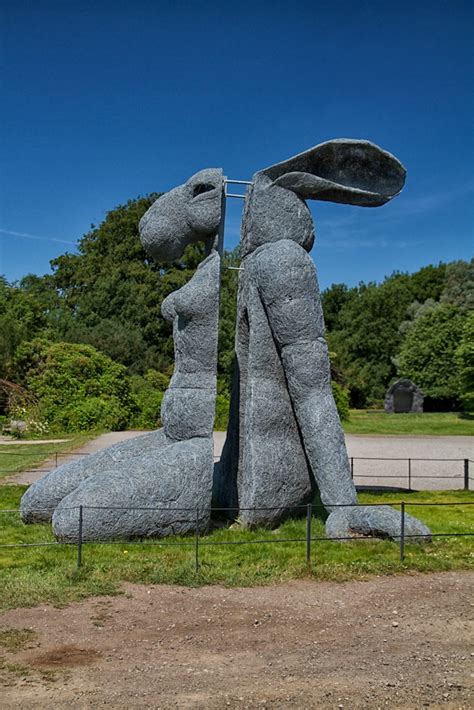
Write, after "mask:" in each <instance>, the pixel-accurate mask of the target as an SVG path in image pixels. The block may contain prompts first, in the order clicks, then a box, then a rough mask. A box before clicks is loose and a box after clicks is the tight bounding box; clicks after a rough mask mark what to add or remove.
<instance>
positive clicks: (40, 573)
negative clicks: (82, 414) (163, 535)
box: [0, 486, 474, 608]
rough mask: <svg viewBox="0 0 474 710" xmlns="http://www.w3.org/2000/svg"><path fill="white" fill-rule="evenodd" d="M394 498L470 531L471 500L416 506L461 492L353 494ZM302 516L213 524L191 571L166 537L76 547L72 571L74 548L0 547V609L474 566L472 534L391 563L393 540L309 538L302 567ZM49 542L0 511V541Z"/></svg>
mask: <svg viewBox="0 0 474 710" xmlns="http://www.w3.org/2000/svg"><path fill="white" fill-rule="evenodd" d="M24 490H26V486H2V487H0V508H3V509H4V510H6V509H16V508H18V504H19V501H20V497H21V495H22V493H23V491H24ZM402 498H403V499H404V500H405V501H406V502H407V507H406V510H407V512H410V513H412V514H414V515H416V516H417V517H419V518H420V519H421V520H423V521H424V522H426V523H427V524H428V525H429V526H430V527H431V529H432V531H433V532H445V533H446V532H461V533H466V532H474V505H473V506H470V505H459V506H453V507H450V506H441V507H433V506H420V507H416V506H413V505H410V503H413V502H414V501H419V502H420V501H421V502H427V501H430V502H461V503H467V502H474V493H473V492H469V491H466V492H465V491H453V492H449V491H436V492H425V493H413V494H411V495H410V494H403V496H402V495H401V494H398V493H384V494H368V493H365V494H360V496H359V499H360V502H364V503H373V502H393V503H395V502H396V501H400V500H401V499H402ZM312 534H313V537H322V536H324V524H323V521H322V519H318V518H315V519H314V520H313V530H312ZM304 537H305V520H289V521H287V522H286V523H284V524H283V525H281V526H280V527H279V528H278V529H277V530H272V531H271V530H264V529H261V530H255V531H252V532H249V531H245V530H238V529H233V530H229V529H224V528H221V529H216V530H214V531H212V532H210V533H209V534H208V535H206V536H203V537H202V538H201V539H200V550H199V558H200V569H199V571H198V572H197V573H196V572H195V569H194V556H195V549H194V539H193V537H188V538H181V539H178V538H168V539H167V542H186V543H188V544H187V545H186V546H183V547H179V546H169V547H166V546H164V545H160V544H151V543H148V544H146V543H136V544H133V543H130V542H128V543H127V542H123V543H117V544H107V545H97V544H90V543H89V544H87V545H84V547H83V566H82V567H81V569H80V570H77V569H76V558H77V548H76V547H75V546H66V545H63V546H60V545H57V546H56V545H53V546H49V547H48V546H44V547H29V548H0V569H1V572H0V575H1V578H2V583H1V594H0V600H1V602H0V604H1V607H2V608H11V607H21V606H33V605H36V604H40V603H45V602H50V603H53V604H56V605H61V604H66V603H68V602H70V601H73V600H78V599H81V598H84V597H88V596H91V595H103V594H115V593H118V592H119V591H120V588H121V584H122V583H123V582H141V583H145V584H157V583H168V584H183V585H189V586H197V585H202V584H223V585H226V586H250V585H259V584H260V585H261V584H273V583H276V582H280V581H288V580H291V579H301V578H307V579H309V578H312V579H318V580H333V581H342V580H347V579H354V578H358V579H363V578H365V577H367V576H369V575H374V574H398V573H401V572H412V571H419V572H428V571H440V570H454V569H472V568H474V545H473V541H474V538H472V537H458V538H434V539H433V542H431V543H430V544H426V545H415V544H407V545H406V548H405V549H406V557H405V560H404V561H403V562H400V560H399V546H398V543H396V542H389V541H383V540H359V541H353V542H349V543H347V542H346V543H341V542H326V541H316V540H315V541H313V543H312V563H311V565H310V566H309V567H308V565H307V564H306V559H305V542H304ZM288 538H302V541H298V542H289V543H283V542H282V543H280V544H239V545H235V546H234V545H227V546H225V545H221V546H219V545H215V546H211V545H206V544H205V543H210V542H214V543H215V542H224V541H229V540H232V541H235V542H247V543H251V542H252V541H256V540H262V539H265V540H278V539H288ZM19 542H23V543H33V542H53V537H52V534H51V530H50V526H49V525H28V526H26V525H23V524H22V523H21V522H20V520H19V517H18V514H17V513H3V514H2V513H0V544H5V543H7V544H8V543H10V544H11V543H19Z"/></svg>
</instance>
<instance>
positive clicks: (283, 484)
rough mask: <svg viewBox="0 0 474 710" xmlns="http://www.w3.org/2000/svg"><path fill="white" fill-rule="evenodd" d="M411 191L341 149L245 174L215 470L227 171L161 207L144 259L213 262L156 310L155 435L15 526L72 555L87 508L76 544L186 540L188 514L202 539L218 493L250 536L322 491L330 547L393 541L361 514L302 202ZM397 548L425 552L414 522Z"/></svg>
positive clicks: (80, 477) (370, 200)
mask: <svg viewBox="0 0 474 710" xmlns="http://www.w3.org/2000/svg"><path fill="white" fill-rule="evenodd" d="M404 180H405V169H404V168H403V166H402V165H401V164H400V163H399V161H398V160H397V159H396V158H395V157H394V156H393V155H391V154H390V153H387V152H385V151H383V150H381V149H380V148H379V147H378V146H376V145H374V144H373V143H370V142H369V141H356V140H348V139H341V140H335V141H328V142H326V143H322V144H321V145H318V146H315V147H314V148H311V149H310V150H308V151H305V152H304V153H301V154H299V155H297V156H294V157H293V158H290V159H289V160H286V161H284V162H282V163H278V164H276V165H273V166H271V167H269V168H266V169H264V170H262V171H260V172H258V173H256V174H255V175H254V178H253V181H252V184H251V186H250V188H249V190H248V192H247V195H246V198H245V205H244V216H243V222H242V234H241V253H242V256H243V260H242V264H241V266H242V270H241V271H240V272H239V273H240V281H239V291H238V303H237V327H236V367H235V373H234V382H233V391H232V400H231V411H230V421H229V429H228V435H227V440H226V443H225V446H224V450H223V453H222V457H221V460H220V462H219V463H218V464H217V465H216V466H213V447H212V428H213V421H214V407H215V397H216V370H217V332H218V309H219V281H220V278H219V277H220V257H219V250H220V249H221V247H222V227H223V222H222V219H223V205H224V197H223V190H224V179H223V175H222V171H221V170H219V169H215V168H212V169H207V170H202V171H201V172H199V173H197V174H196V175H194V176H193V177H192V178H191V179H190V180H188V181H187V182H186V183H185V184H184V185H182V186H180V187H178V188H175V189H174V190H172V191H171V192H169V193H167V194H166V195H164V196H163V197H161V198H159V199H158V200H157V201H156V202H155V203H154V204H153V205H152V206H151V207H150V209H149V210H148V212H147V213H146V214H145V215H144V216H143V218H142V220H141V222H140V235H141V239H142V243H143V245H144V247H145V249H146V250H147V252H148V253H149V254H150V255H152V256H153V257H154V258H155V259H157V260H169V261H172V260H174V259H177V258H178V257H179V256H180V255H181V254H182V252H183V250H184V248H185V247H186V245H187V244H190V243H193V242H196V241H205V242H206V245H207V250H208V256H207V258H206V259H205V260H204V261H203V262H202V263H201V264H200V266H199V267H198V269H197V271H196V273H195V275H194V276H193V278H192V279H191V280H190V281H189V282H188V283H187V284H186V285H185V286H184V287H183V288H181V289H180V290H179V291H176V292H175V293H173V294H171V295H170V296H168V298H166V299H165V301H164V302H163V304H162V312H163V315H164V317H165V318H167V319H168V320H170V321H171V322H172V323H173V337H174V345H175V371H174V374H173V377H172V379H171V382H170V387H169V389H168V390H167V392H166V394H165V397H164V399H163V405H162V420H163V429H161V430H159V431H158V432H154V433H152V434H150V435H148V436H145V437H141V438H140V439H136V440H132V441H129V442H125V443H122V444H117V445H115V446H113V447H110V448H109V449H108V450H105V451H102V452H100V453H99V454H96V455H95V456H92V457H90V458H88V459H85V460H82V461H79V462H74V463H72V464H68V465H65V466H62V467H61V468H59V469H57V470H56V471H54V472H53V473H51V474H50V475H49V476H47V477H46V478H45V479H42V480H40V481H38V482H37V483H36V484H34V485H33V486H32V487H31V488H30V489H29V491H28V492H27V493H26V494H25V496H24V497H23V500H22V515H23V519H24V520H25V521H28V522H32V521H37V520H45V519H49V518H50V517H51V514H52V522H53V529H54V532H55V534H56V536H57V537H58V538H59V539H62V540H67V541H75V540H77V537H78V529H79V515H78V511H79V507H80V506H83V528H82V530H83V537H84V539H85V540H99V539H100V540H110V539H116V538H134V537H147V536H158V537H160V536H164V535H169V534H185V533H187V532H190V531H191V530H194V529H195V524H196V510H197V511H198V514H199V526H200V529H201V530H204V529H205V528H206V526H207V525H208V522H209V507H210V504H211V493H212V494H213V498H214V504H215V505H216V504H217V505H219V506H222V507H225V508H227V509H229V510H228V513H229V516H230V517H233V516H236V515H238V516H239V518H240V520H241V521H242V523H244V524H245V525H248V526H256V525H262V524H263V525H275V524H277V523H278V522H279V521H281V520H282V519H284V518H285V517H287V516H288V515H290V514H292V513H294V512H296V511H298V510H300V507H302V506H304V505H305V504H306V503H307V502H309V501H311V500H312V499H313V498H314V495H315V493H316V492H317V491H318V492H319V495H320V497H321V501H322V503H323V505H324V506H325V508H326V510H327V511H328V513H329V517H328V520H327V524H326V530H327V534H328V535H329V536H330V537H334V538H341V537H342V538H344V537H354V536H358V535H364V536H380V537H392V538H397V537H398V536H399V534H400V515H399V513H398V512H397V511H395V510H393V509H391V508H388V507H383V506H377V507H368V506H357V496H356V491H355V487H354V485H353V482H352V479H351V475H350V468H349V461H348V457H347V452H346V448H345V442H344V435H343V431H342V427H341V425H340V422H339V417H338V414H337V410H336V406H335V403H334V399H333V396H332V389H331V378H330V367H329V358H328V352H327V345H326V342H325V339H324V320H323V314H322V308H321V301H320V296H319V289H318V283H317V278H316V270H315V266H314V264H313V261H312V260H311V258H310V257H309V255H308V252H309V251H310V249H311V248H312V246H313V243H314V227H313V221H312V217H311V213H310V211H309V209H308V207H307V205H306V202H305V199H316V200H329V201H332V202H342V203H347V204H353V205H359V206H365V207H374V206H379V205H383V204H384V203H386V202H388V201H389V200H390V199H392V197H394V196H395V195H396V194H398V192H399V191H400V190H401V189H402V187H403V184H404ZM216 249H217V250H218V251H216ZM213 469H214V474H213ZM338 506H355V507H338ZM40 508H44V509H45V511H46V512H45V513H44V514H42V513H40V512H39V510H38V509H40ZM130 508H134V510H131V509H130ZM53 510H54V513H52V511H53ZM406 534H407V535H412V536H413V539H429V530H428V528H426V527H425V526H424V525H422V524H421V523H419V521H417V520H416V519H415V518H412V517H411V516H407V517H406Z"/></svg>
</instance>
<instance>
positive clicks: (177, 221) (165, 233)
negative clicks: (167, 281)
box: [140, 168, 223, 261]
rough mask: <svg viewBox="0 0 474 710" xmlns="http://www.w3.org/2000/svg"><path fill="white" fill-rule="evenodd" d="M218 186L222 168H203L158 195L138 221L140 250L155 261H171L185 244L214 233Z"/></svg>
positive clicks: (219, 196)
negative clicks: (142, 249)
mask: <svg viewBox="0 0 474 710" xmlns="http://www.w3.org/2000/svg"><path fill="white" fill-rule="evenodd" d="M222 189H223V176H222V170H221V169H219V168H207V169H206V170H201V171H200V172H198V173H196V174H195V175H193V176H192V177H191V178H190V179H189V180H188V181H187V182H186V183H185V184H184V185H180V186H179V187H175V188H174V190H171V191H170V192H167V193H166V194H165V195H162V196H161V197H159V198H158V199H157V200H156V202H154V203H153V204H152V206H151V207H150V208H149V209H148V210H147V211H146V212H145V214H144V215H143V217H142V218H141V220H140V239H141V241H142V244H143V247H144V249H145V250H146V251H147V252H148V253H149V254H150V255H151V256H152V257H153V258H154V259H157V261H174V260H175V259H178V258H179V257H180V256H181V254H182V253H183V251H184V247H185V246H186V245H187V244H192V243H193V242H199V241H202V240H203V239H208V238H209V237H210V236H214V234H215V233H216V232H217V229H218V227H219V222H220V219H221V207H222V205H221V201H222Z"/></svg>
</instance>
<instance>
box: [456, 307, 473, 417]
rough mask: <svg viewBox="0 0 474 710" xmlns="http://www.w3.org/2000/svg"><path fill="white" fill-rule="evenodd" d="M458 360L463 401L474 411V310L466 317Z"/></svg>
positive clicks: (467, 407)
mask: <svg viewBox="0 0 474 710" xmlns="http://www.w3.org/2000/svg"><path fill="white" fill-rule="evenodd" d="M456 362H457V366H458V375H459V391H460V395H461V400H462V403H463V405H464V408H465V409H466V411H468V412H474V311H470V313H469V314H468V315H467V316H466V318H465V321H464V326H463V329H462V334H461V341H460V343H459V345H458V347H457V349H456Z"/></svg>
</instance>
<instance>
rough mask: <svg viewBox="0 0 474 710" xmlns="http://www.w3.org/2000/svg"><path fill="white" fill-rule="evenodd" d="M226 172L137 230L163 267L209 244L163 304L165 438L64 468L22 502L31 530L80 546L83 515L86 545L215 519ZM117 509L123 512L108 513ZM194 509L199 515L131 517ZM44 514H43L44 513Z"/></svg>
mask: <svg viewBox="0 0 474 710" xmlns="http://www.w3.org/2000/svg"><path fill="white" fill-rule="evenodd" d="M223 188H224V183H223V176H222V171H221V170H217V169H209V170H204V171H201V172H200V173H197V175H195V176H193V177H192V178H191V179H190V180H189V181H188V182H187V183H186V184H185V185H183V186H181V187H180V188H176V190H172V191H171V192H170V193H168V194H167V195H165V196H164V197H162V198H160V199H158V200H157V201H156V202H155V203H154V205H152V207H151V208H150V210H149V211H148V212H147V213H146V215H145V216H144V217H143V219H142V221H141V223H140V232H141V237H142V241H143V245H144V247H145V249H147V251H149V253H150V254H152V255H153V256H154V257H155V258H157V259H160V260H165V259H174V258H177V257H179V256H180V255H181V254H182V252H183V251H184V249H185V247H186V246H187V244H189V243H191V242H194V241H200V240H205V241H206V242H207V244H208V248H209V249H210V250H211V251H210V253H209V255H208V256H207V257H206V259H204V261H203V262H202V263H201V264H200V265H199V266H198V268H197V270H196V272H195V274H194V275H193V277H192V278H191V279H190V281H189V282H188V283H187V284H185V286H183V287H182V288H181V289H179V291H176V292H174V293H172V294H170V295H169V296H168V297H167V298H166V299H165V301H164V302H163V304H162V312H163V315H164V316H165V318H167V319H169V320H170V321H171V322H172V323H173V337H174V345H175V371H174V374H173V377H172V379H171V383H170V387H169V389H168V390H167V392H166V394H165V397H164V398H163V404H162V419H163V429H162V430H160V431H158V432H154V433H152V434H150V435H148V436H144V437H140V438H137V439H136V440H132V441H128V442H122V443H120V444H116V445H115V446H113V447H110V448H109V449H106V450H104V451H102V452H99V453H98V454H96V455H94V456H91V457H88V458H85V459H83V460H81V461H77V462H73V463H71V464H67V465H65V466H62V467H60V468H58V469H57V470H56V471H54V472H52V473H51V474H49V475H48V476H46V477H45V478H43V479H41V480H39V481H37V482H36V483H35V484H34V485H33V486H31V488H30V489H28V491H27V492H26V494H25V495H24V496H23V499H22V503H21V509H22V518H23V520H24V521H25V522H36V521H39V520H49V519H51V514H52V511H53V510H54V509H55V513H54V516H53V529H54V532H55V535H56V536H57V537H58V538H60V539H64V540H70V541H71V540H76V539H77V534H78V510H79V506H83V508H84V527H83V533H84V538H85V539H88V540H98V539H113V538H117V537H122V538H131V537H147V536H150V535H155V536H163V535H169V534H178V533H179V534H184V533H186V532H189V531H190V530H191V529H194V526H195V520H196V514H195V511H196V507H198V508H200V509H202V510H203V511H204V509H206V511H205V512H202V514H201V519H200V526H201V527H202V528H204V527H205V526H206V525H207V523H208V519H209V507H210V504H211V493H212V477H213V467H214V457H213V442H212V429H213V423H214V410H215V397H216V371H217V332H218V313H219V283H220V256H219V254H218V252H217V251H216V250H215V249H214V248H213V247H214V246H215V245H216V234H217V231H218V229H219V227H220V219H221V207H222V194H223ZM106 506H111V507H116V508H121V510H120V511H117V510H109V511H107V510H105V509H104V507H106ZM133 507H139V508H150V507H162V508H188V509H190V508H192V511H191V512H190V511H189V510H187V511H183V510H181V511H178V510H176V511H175V512H172V511H161V512H157V511H150V510H138V511H137V510H128V508H133ZM40 509H41V510H40Z"/></svg>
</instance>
